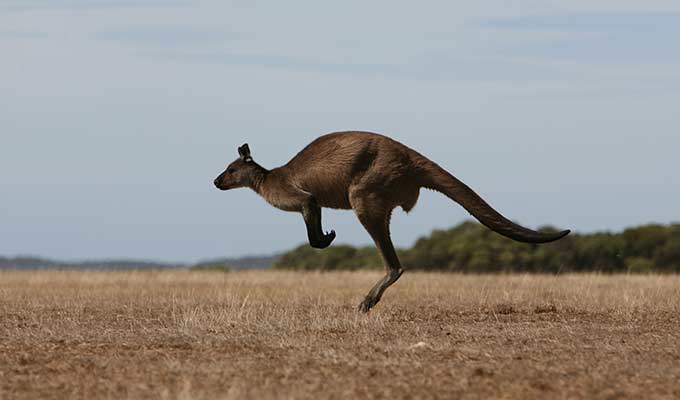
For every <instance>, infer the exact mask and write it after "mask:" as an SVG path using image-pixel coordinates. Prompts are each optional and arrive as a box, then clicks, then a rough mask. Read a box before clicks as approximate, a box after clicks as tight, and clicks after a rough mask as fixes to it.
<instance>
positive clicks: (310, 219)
mask: <svg viewBox="0 0 680 400" xmlns="http://www.w3.org/2000/svg"><path fill="white" fill-rule="evenodd" d="M302 217H303V218H304V219H305V225H306V226H307V238H308V239H309V245H310V246H312V247H314V248H316V249H325V248H326V247H328V246H330V244H331V242H332V241H333V239H335V231H333V230H332V231H330V232H329V233H324V232H323V229H322V228H321V207H319V205H318V204H317V202H316V199H314V197H310V198H309V199H308V200H307V201H306V202H305V203H304V205H303V206H302Z"/></svg>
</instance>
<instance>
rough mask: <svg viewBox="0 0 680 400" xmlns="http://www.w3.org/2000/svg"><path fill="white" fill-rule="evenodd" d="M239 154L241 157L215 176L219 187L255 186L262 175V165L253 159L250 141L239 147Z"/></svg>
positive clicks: (222, 188) (224, 188)
mask: <svg viewBox="0 0 680 400" xmlns="http://www.w3.org/2000/svg"><path fill="white" fill-rule="evenodd" d="M238 155H239V158H237V159H236V160H235V161H234V162H232V163H231V164H229V166H228V167H227V169H225V170H224V172H222V173H221V174H220V175H219V176H218V177H217V178H215V181H214V183H215V186H217V188H218V189H220V190H229V189H236V188H240V187H253V185H254V183H255V181H256V179H258V178H259V177H260V175H261V172H262V167H260V166H259V165H258V164H257V163H256V162H255V161H253V157H252V156H251V155H250V148H249V147H248V143H246V144H244V145H243V146H241V147H239V148H238Z"/></svg>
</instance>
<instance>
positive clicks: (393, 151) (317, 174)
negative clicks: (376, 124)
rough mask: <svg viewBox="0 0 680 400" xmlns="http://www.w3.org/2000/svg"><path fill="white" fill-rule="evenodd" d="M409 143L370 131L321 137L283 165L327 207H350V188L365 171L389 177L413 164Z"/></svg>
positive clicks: (303, 187) (290, 179)
mask: <svg viewBox="0 0 680 400" xmlns="http://www.w3.org/2000/svg"><path fill="white" fill-rule="evenodd" d="M409 151H412V150H410V149H408V148H407V147H406V146H404V145H402V144H401V143H398V142H396V141H394V140H392V139H390V138H388V137H386V136H382V135H379V134H375V133H370V132H358V131H348V132H335V133H330V134H327V135H323V136H320V137H319V138H317V139H316V140H314V141H313V142H311V143H310V144H309V145H307V146H306V147H305V148H304V149H302V150H301V151H300V152H299V153H298V154H297V155H296V156H295V157H293V158H292V159H291V160H290V161H289V162H288V163H287V164H286V165H284V166H283V167H281V172H282V173H284V174H285V175H286V176H287V177H288V179H289V181H290V182H291V183H292V184H293V185H295V186H297V187H299V188H300V189H302V190H304V191H307V192H309V193H312V194H313V195H314V196H315V197H316V198H317V200H318V202H319V204H320V205H322V206H324V207H331V208H341V209H349V208H351V204H350V201H349V190H350V187H351V186H352V184H353V183H355V182H356V181H357V180H359V179H362V177H364V176H365V175H366V174H374V175H379V176H383V175H385V176H387V175H390V174H393V173H400V172H403V169H404V167H407V166H410V157H409V155H408V152H409Z"/></svg>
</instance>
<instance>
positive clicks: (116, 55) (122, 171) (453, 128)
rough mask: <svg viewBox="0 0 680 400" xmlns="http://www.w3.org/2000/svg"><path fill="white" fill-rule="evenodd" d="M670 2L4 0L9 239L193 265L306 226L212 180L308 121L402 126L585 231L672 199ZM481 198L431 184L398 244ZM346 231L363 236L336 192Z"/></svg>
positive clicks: (510, 206)
mask: <svg viewBox="0 0 680 400" xmlns="http://www.w3.org/2000/svg"><path fill="white" fill-rule="evenodd" d="M679 34H680V3H677V2H673V1H648V2H644V3H641V2H636V1H613V0H611V1H609V0H608V1H596V2H593V1H581V0H579V1H573V2H569V3H568V4H558V3H550V4H548V3H545V2H533V1H526V0H522V1H518V2H513V3H512V4H504V3H501V4H496V5H494V7H493V8H491V7H485V6H484V5H482V4H476V3H475V4H468V3H459V4H453V3H450V2H434V3H428V5H427V6H425V5H419V6H418V7H409V6H407V5H406V3H401V2H372V3H359V2H350V3H342V4H321V3H316V2H293V3H285V4H284V3H281V4H267V5H266V6H265V5H258V4H251V3H248V2H214V1H209V2H201V3H200V4H199V3H195V2H187V1H163V0H157V1H153V0H143V1H138V2H128V1H118V2H111V1H108V0H106V1H93V0H78V1H66V0H50V1H48V0H21V1H18V0H16V1H14V0H9V1H5V2H3V3H2V4H0V50H2V54H3V62H1V63H0V76H1V78H0V104H2V107H0V127H1V129H0V138H1V141H0V187H1V188H2V189H1V191H2V192H1V193H0V255H2V256H10V257H11V256H16V255H28V256H40V257H46V258H53V259H62V260H66V261H71V260H88V259H122V258H124V259H143V260H153V261H156V260H157V261H165V262H195V261H199V260H206V259H212V258H220V257H235V256H242V255H261V254H272V253H276V252H279V251H283V250H287V249H290V248H292V247H294V246H296V245H298V244H301V243H304V242H305V240H306V233H305V228H304V224H303V222H302V218H301V217H300V216H299V215H297V214H293V213H285V212H283V211H280V210H277V209H274V208H273V207H271V206H269V205H268V204H266V202H265V201H264V200H262V199H259V198H258V197H257V195H256V194H254V193H253V192H251V191H249V190H247V189H240V190H234V191H228V192H220V191H218V190H217V189H215V188H214V187H213V185H212V181H213V179H214V178H215V177H216V176H217V175H218V174H219V173H220V172H221V171H222V170H223V169H224V168H225V166H226V165H227V164H228V163H229V162H231V161H233V160H234V159H235V158H236V156H237V153H236V148H237V147H238V146H239V145H241V144H243V143H246V142H247V143H249V145H250V148H251V150H252V153H253V157H254V158H255V160H256V161H257V162H258V163H260V164H261V165H263V166H264V167H267V168H273V167H276V166H279V165H281V164H284V163H285V162H287V161H288V160H289V159H290V158H291V157H292V156H294V155H295V154H296V153H297V152H298V151H299V150H300V149H302V148H303V147H304V146H305V145H306V144H307V143H309V142H310V141H311V140H313V139H314V138H315V137H317V136H319V135H322V134H325V133H328V132H332V131H342V130H367V131H374V132H379V133H383V134H386V135H389V136H391V137H393V138H395V139H397V140H399V141H401V142H402V143H404V144H406V145H407V146H409V147H411V148H413V149H415V150H417V151H419V152H421V153H423V154H424V155H426V156H428V157H429V158H431V159H432V160H434V161H436V162H437V163H439V164H440V165H442V166H443V167H444V168H446V169H447V170H449V171H450V172H451V173H453V174H454V175H456V176H457V177H458V178H459V179H461V180H462V181H464V182H465V183H467V184H468V185H469V186H471V187H472V188H473V189H475V190H476V191H477V192H478V193H479V194H480V195H482V197H484V198H485V199H486V200H487V201H488V202H489V203H490V204H491V205H492V206H494V207H495V208H496V209H497V210H499V211H500V212H501V213H503V214H504V215H505V216H507V217H508V218H510V219H512V220H515V221H518V222H520V223H522V224H523V225H526V226H529V227H532V228H536V227H538V226H541V225H548V224H549V225H553V226H556V227H559V228H564V229H572V230H573V231H575V232H593V231H603V230H612V231H616V230H621V229H623V228H625V227H629V226H634V225H639V224H646V223H663V224H666V223H671V222H677V221H679V220H680V218H678V217H679V216H680V214H679V213H678V206H677V205H678V204H680V177H679V176H678V174H677V171H680V159H679V157H678V150H679V149H680V134H679V132H678V127H679V126H680V113H678V112H677V105H678V104H680V43H679V42H678V41H677V37H678V35H679ZM468 218H470V217H469V215H468V214H467V212H465V210H463V209H462V208H461V207H460V206H458V205H457V204H455V203H453V202H451V201H450V200H449V199H447V198H446V197H444V196H442V195H440V194H437V193H434V192H430V191H425V190H423V191H421V196H420V200H419V202H418V205H417V206H416V208H415V209H414V210H413V211H412V212H411V213H410V214H409V215H405V214H404V213H403V212H401V210H396V211H395V213H394V217H393V224H392V234H393V239H394V242H395V244H396V245H397V246H399V247H404V246H410V245H411V244H412V243H413V241H414V240H415V239H416V238H418V237H420V236H424V235H427V234H428V233H429V232H430V231H432V230H433V229H445V228H449V227H451V226H453V225H455V224H457V223H459V222H461V221H463V220H465V219H468ZM323 225H324V229H325V230H331V229H334V230H335V231H336V232H337V235H338V237H337V239H336V242H335V243H349V244H353V245H363V244H370V243H371V240H370V238H369V236H368V234H367V233H366V232H365V231H364V230H363V228H362V227H361V225H360V224H359V222H358V221H357V220H356V217H355V216H354V214H353V213H352V212H351V211H336V210H325V209H324V214H323Z"/></svg>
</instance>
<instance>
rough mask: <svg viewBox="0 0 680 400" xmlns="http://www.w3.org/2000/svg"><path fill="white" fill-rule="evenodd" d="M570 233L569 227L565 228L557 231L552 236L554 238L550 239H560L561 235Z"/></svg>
mask: <svg viewBox="0 0 680 400" xmlns="http://www.w3.org/2000/svg"><path fill="white" fill-rule="evenodd" d="M570 233H571V229H565V230H563V231H560V232H557V233H556V234H555V236H554V239H552V240H551V241H553V240H558V239H562V238H563V237H565V236H567V235H568V234H570Z"/></svg>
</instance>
